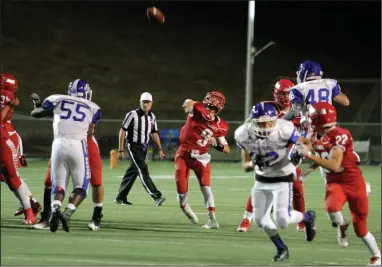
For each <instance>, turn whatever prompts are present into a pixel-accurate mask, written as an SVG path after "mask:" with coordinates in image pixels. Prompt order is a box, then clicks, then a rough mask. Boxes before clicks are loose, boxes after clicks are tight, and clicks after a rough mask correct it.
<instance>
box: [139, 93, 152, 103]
mask: <svg viewBox="0 0 382 267" xmlns="http://www.w3.org/2000/svg"><path fill="white" fill-rule="evenodd" d="M140 101H150V102H153V96H152V95H151V94H150V93H149V92H144V93H143V94H141V99H140Z"/></svg>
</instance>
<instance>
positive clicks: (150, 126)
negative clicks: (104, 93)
mask: <svg viewBox="0 0 382 267" xmlns="http://www.w3.org/2000/svg"><path fill="white" fill-rule="evenodd" d="M121 128H122V129H123V130H124V131H126V132H127V134H126V140H127V142H128V143H137V144H147V143H148V142H149V137H150V134H152V133H156V132H158V125H157V120H156V118H155V115H154V113H152V112H151V111H149V112H148V114H145V112H144V111H143V110H142V109H141V108H138V109H135V110H132V111H130V112H128V113H127V114H126V117H125V119H124V120H123V123H122V127H121Z"/></svg>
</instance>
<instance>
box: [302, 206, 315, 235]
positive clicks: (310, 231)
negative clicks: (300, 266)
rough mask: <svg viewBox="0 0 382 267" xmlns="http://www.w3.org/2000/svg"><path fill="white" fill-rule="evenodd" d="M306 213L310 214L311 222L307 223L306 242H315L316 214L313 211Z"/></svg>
mask: <svg viewBox="0 0 382 267" xmlns="http://www.w3.org/2000/svg"><path fill="white" fill-rule="evenodd" d="M306 213H308V214H309V216H310V219H309V221H306V222H305V236H306V241H309V242H310V241H313V239H314V237H315V236H316V213H315V212H314V211H313V210H308V211H307V212H306Z"/></svg>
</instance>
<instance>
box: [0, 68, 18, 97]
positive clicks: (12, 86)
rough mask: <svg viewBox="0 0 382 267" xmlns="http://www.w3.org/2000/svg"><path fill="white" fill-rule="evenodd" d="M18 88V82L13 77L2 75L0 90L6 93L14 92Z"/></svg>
mask: <svg viewBox="0 0 382 267" xmlns="http://www.w3.org/2000/svg"><path fill="white" fill-rule="evenodd" d="M18 87H19V82H18V81H17V80H16V78H15V76H13V75H12V74H10V73H2V74H1V76H0V89H4V90H8V91H12V92H14V91H16V90H17V88H18Z"/></svg>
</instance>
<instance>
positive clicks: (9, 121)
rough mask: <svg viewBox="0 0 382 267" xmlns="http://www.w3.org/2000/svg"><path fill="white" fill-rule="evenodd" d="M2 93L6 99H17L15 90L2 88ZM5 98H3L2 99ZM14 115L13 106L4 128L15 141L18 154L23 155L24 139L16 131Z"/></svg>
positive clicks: (5, 120) (4, 122) (5, 119)
mask: <svg viewBox="0 0 382 267" xmlns="http://www.w3.org/2000/svg"><path fill="white" fill-rule="evenodd" d="M1 91H2V92H1V95H2V96H3V95H4V100H5V101H8V102H9V101H11V99H12V100H14V99H15V95H14V92H11V91H9V90H4V89H2V90H1ZM2 100H3V99H2ZM12 115H13V107H12V108H11V109H9V111H8V113H7V115H6V116H5V118H4V121H3V124H4V129H5V131H7V132H8V133H9V136H10V138H11V140H12V142H13V144H14V145H15V147H16V150H17V153H18V156H19V157H21V156H22V155H23V147H22V141H21V137H20V135H19V134H18V133H17V132H16V129H15V127H14V126H13V123H12Z"/></svg>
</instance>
